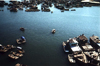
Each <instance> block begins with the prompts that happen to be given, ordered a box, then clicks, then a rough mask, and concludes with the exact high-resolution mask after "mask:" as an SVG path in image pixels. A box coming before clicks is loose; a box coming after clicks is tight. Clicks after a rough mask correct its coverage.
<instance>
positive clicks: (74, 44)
mask: <svg viewBox="0 0 100 66" xmlns="http://www.w3.org/2000/svg"><path fill="white" fill-rule="evenodd" d="M67 42H68V43H69V46H70V49H71V51H72V53H74V52H80V51H82V49H81V48H80V47H79V45H78V42H77V41H76V38H71V39H69V40H67Z"/></svg>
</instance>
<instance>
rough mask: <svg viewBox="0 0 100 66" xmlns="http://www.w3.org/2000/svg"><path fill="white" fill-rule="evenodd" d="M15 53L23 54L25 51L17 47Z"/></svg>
mask: <svg viewBox="0 0 100 66" xmlns="http://www.w3.org/2000/svg"><path fill="white" fill-rule="evenodd" d="M17 52H18V53H25V50H23V49H22V47H19V46H18V47H17Z"/></svg>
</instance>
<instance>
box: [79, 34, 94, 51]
mask: <svg viewBox="0 0 100 66" xmlns="http://www.w3.org/2000/svg"><path fill="white" fill-rule="evenodd" d="M77 41H78V42H79V46H80V47H81V48H82V50H83V51H92V50H95V49H94V48H93V46H92V45H91V44H90V43H89V42H88V39H87V37H86V36H85V35H84V34H82V35H80V36H78V37H77Z"/></svg>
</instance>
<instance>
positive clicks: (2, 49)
mask: <svg viewBox="0 0 100 66" xmlns="http://www.w3.org/2000/svg"><path fill="white" fill-rule="evenodd" d="M7 51H8V50H7V49H6V47H5V46H2V44H0V52H7Z"/></svg>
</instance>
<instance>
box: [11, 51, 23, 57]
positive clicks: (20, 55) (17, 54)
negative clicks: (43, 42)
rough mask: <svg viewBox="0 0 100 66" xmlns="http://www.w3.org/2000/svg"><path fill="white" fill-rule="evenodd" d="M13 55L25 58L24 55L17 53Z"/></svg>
mask: <svg viewBox="0 0 100 66" xmlns="http://www.w3.org/2000/svg"><path fill="white" fill-rule="evenodd" d="M12 54H13V55H15V56H17V57H22V56H23V54H21V53H17V52H12Z"/></svg>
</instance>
